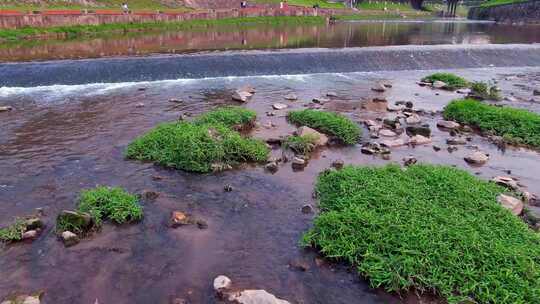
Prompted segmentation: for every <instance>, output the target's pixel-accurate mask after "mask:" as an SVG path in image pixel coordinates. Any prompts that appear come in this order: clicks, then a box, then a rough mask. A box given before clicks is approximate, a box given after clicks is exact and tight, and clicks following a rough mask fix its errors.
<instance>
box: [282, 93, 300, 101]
mask: <svg viewBox="0 0 540 304" xmlns="http://www.w3.org/2000/svg"><path fill="white" fill-rule="evenodd" d="M283 98H285V99H287V100H291V101H293V100H298V96H296V94H294V93H290V94H287V95H285V96H284V97H283Z"/></svg>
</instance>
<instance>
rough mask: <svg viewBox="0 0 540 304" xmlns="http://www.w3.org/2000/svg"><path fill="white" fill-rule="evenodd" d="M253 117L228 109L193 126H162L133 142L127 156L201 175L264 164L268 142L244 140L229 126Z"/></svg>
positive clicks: (235, 109)
mask: <svg viewBox="0 0 540 304" xmlns="http://www.w3.org/2000/svg"><path fill="white" fill-rule="evenodd" d="M233 112H235V113H233ZM253 114H254V113H252V112H251V111H246V110H243V109H241V108H236V107H228V108H225V109H217V110H215V111H212V112H210V113H207V114H203V115H202V116H200V117H199V118H196V119H195V121H194V123H189V122H172V123H163V124H160V125H158V126H157V127H156V128H154V129H152V130H150V131H149V132H148V133H146V134H144V135H143V136H141V137H139V138H137V139H135V140H134V141H133V142H132V143H130V144H129V146H128V148H127V150H126V157H127V158H129V159H136V160H141V161H154V162H156V163H158V164H160V165H163V166H166V167H172V168H176V169H181V170H185V171H191V172H201V173H204V172H210V171H212V170H215V169H216V168H223V167H226V166H234V165H238V164H240V163H245V162H263V161H265V160H266V159H267V158H268V153H269V151H268V148H267V147H266V145H265V143H264V142H262V141H261V140H255V139H251V138H245V137H243V136H242V135H240V133H238V132H236V131H234V130H232V129H231V128H230V127H228V126H231V125H235V124H236V122H244V121H252V120H253V119H254V117H253Z"/></svg>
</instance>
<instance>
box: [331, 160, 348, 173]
mask: <svg viewBox="0 0 540 304" xmlns="http://www.w3.org/2000/svg"><path fill="white" fill-rule="evenodd" d="M343 166H345V162H344V161H343V160H342V159H336V160H334V161H333V162H332V167H334V168H336V169H337V170H341V169H342V168H343Z"/></svg>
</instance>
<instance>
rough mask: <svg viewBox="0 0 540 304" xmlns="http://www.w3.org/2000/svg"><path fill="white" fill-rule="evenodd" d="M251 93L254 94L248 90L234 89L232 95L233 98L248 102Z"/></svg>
mask: <svg viewBox="0 0 540 304" xmlns="http://www.w3.org/2000/svg"><path fill="white" fill-rule="evenodd" d="M251 95H253V94H251V93H249V92H246V91H241V90H237V91H234V93H233V94H232V96H231V97H232V100H235V101H240V102H247V101H248V98H249V97H251Z"/></svg>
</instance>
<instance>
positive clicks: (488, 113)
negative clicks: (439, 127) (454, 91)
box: [443, 99, 540, 148]
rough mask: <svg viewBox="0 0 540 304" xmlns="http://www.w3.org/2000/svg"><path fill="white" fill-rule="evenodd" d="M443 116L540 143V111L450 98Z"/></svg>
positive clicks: (530, 143) (511, 138)
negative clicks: (535, 111) (537, 112)
mask: <svg viewBox="0 0 540 304" xmlns="http://www.w3.org/2000/svg"><path fill="white" fill-rule="evenodd" d="M443 116H444V118H445V119H448V120H455V121H457V122H459V123H463V124H468V125H471V126H473V127H476V128H478V129H479V130H480V131H482V132H483V133H487V134H490V133H491V134H494V135H497V136H501V137H502V138H503V139H504V140H505V141H506V142H508V143H512V144H523V145H527V146H532V147H536V148H538V147H540V115H538V114H536V113H533V112H530V111H527V110H522V109H515V108H509V107H496V106H492V105H487V104H484V103H481V102H478V101H476V100H472V99H463V100H454V101H452V102H450V103H449V104H448V105H447V106H446V107H445V108H444V112H443Z"/></svg>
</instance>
